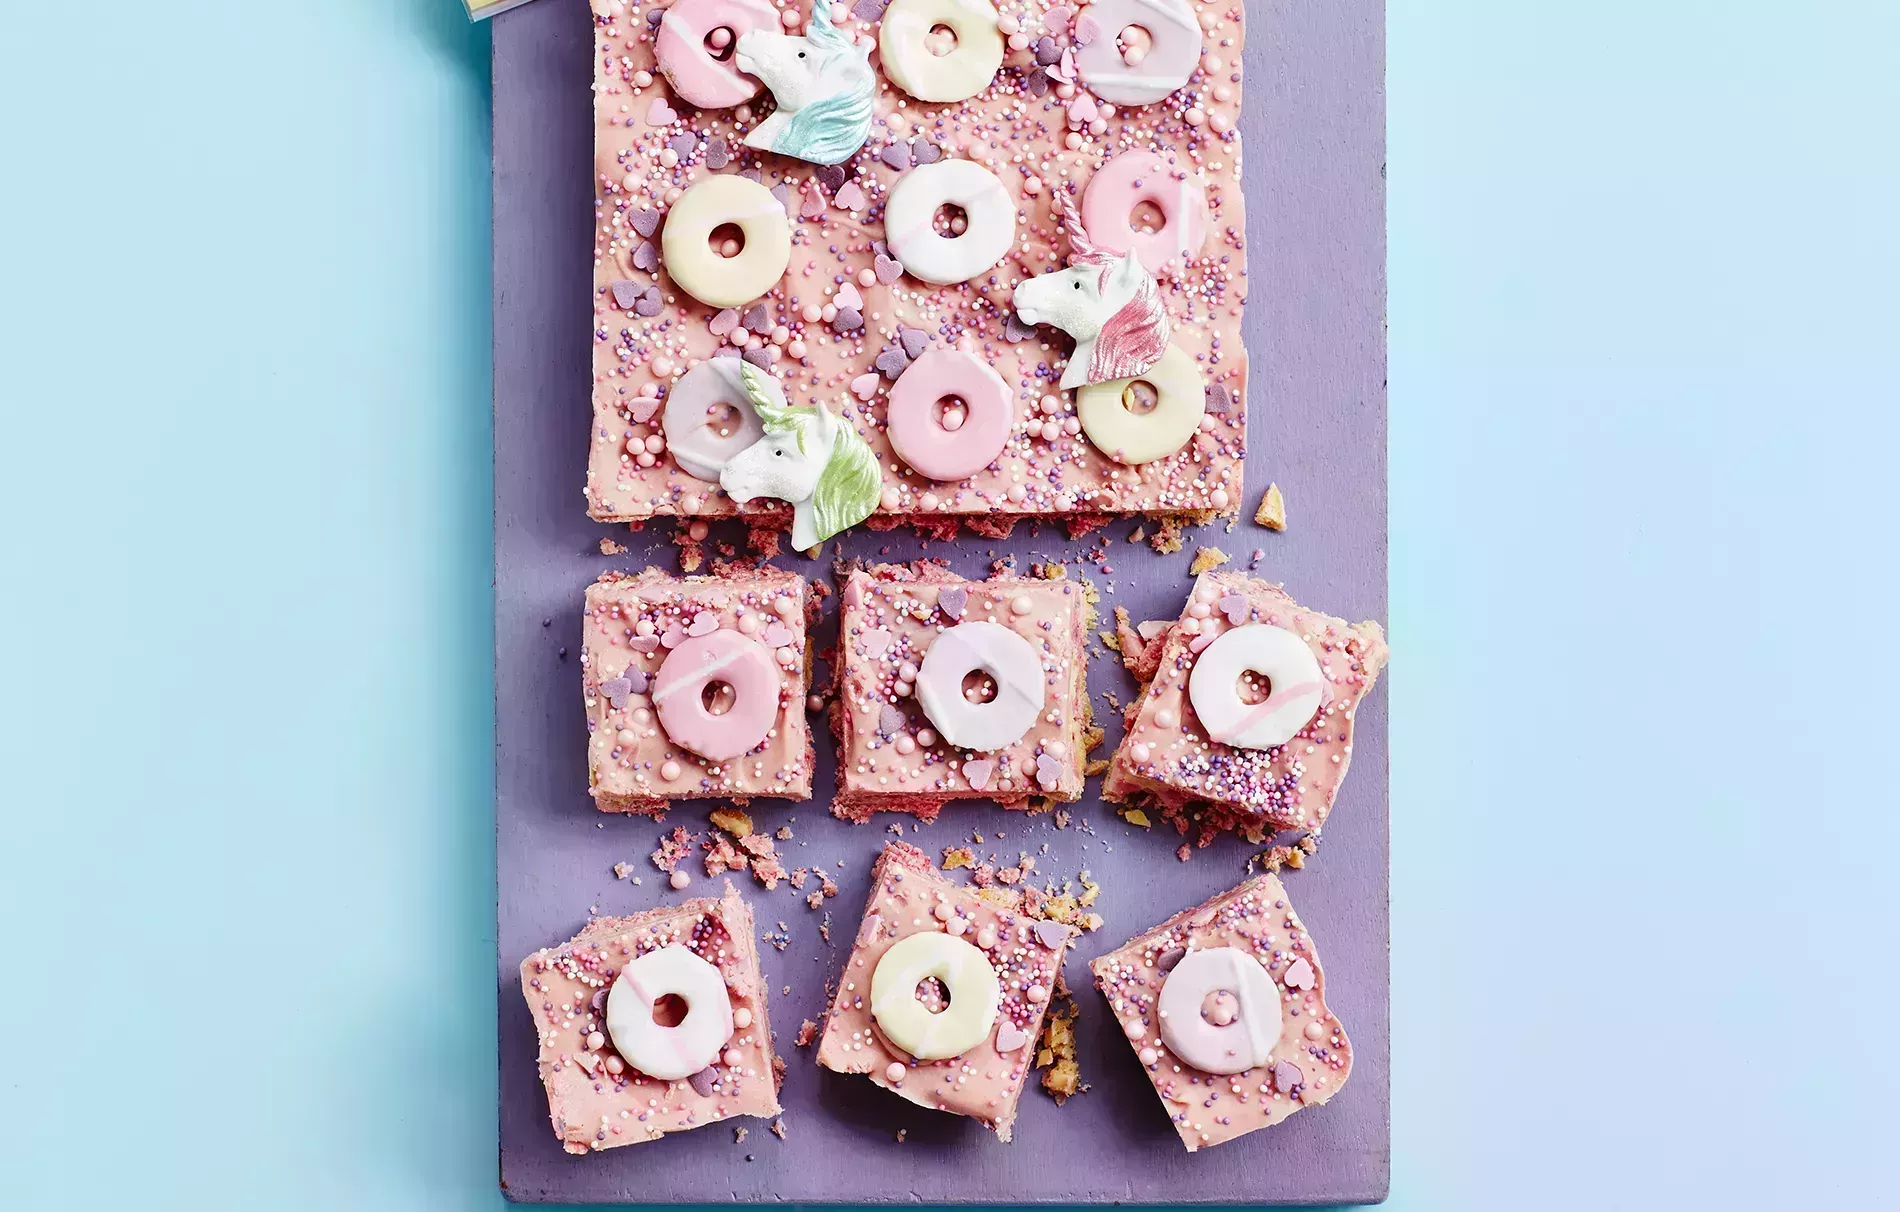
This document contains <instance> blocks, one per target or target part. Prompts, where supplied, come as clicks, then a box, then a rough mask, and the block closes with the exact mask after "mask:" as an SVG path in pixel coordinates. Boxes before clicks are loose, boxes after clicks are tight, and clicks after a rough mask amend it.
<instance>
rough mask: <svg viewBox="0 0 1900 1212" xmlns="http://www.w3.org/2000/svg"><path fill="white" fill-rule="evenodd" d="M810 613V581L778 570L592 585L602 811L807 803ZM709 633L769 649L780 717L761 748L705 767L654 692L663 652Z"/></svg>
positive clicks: (587, 672) (585, 661) (591, 759)
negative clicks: (764, 800)
mask: <svg viewBox="0 0 1900 1212" xmlns="http://www.w3.org/2000/svg"><path fill="white" fill-rule="evenodd" d="M781 603H782V604H781ZM813 609H815V605H814V604H813V603H812V598H811V594H810V587H809V586H807V585H806V583H805V581H804V580H803V579H802V578H800V577H797V576H794V575H792V574H791V573H788V572H780V571H778V570H777V569H772V568H766V569H761V570H759V571H757V572H751V573H740V574H734V575H731V576H722V577H687V578H684V579H676V578H674V577H670V576H668V575H666V574H665V573H664V572H662V571H661V570H659V569H657V568H650V569H647V570H646V571H645V572H642V573H641V574H640V575H639V576H636V577H627V576H625V575H623V574H620V573H608V574H607V575H606V576H604V577H602V578H601V579H600V580H599V581H598V582H597V583H595V584H593V585H590V586H588V587H587V599H586V608H585V612H584V614H583V617H582V620H581V675H582V692H583V695H584V697H585V702H586V706H587V760H588V776H589V777H588V786H589V788H590V790H591V792H592V794H593V796H594V802H595V806H596V807H598V808H600V809H601V810H602V811H603V812H640V813H647V814H650V815H651V814H657V813H659V812H660V811H662V810H663V809H664V808H665V807H666V801H667V800H669V799H685V798H693V799H698V798H719V799H738V800H744V799H747V798H749V797H751V796H755V795H763V796H772V797H782V798H787V799H804V798H807V797H809V796H810V795H811V775H812V768H813V757H812V747H811V728H810V725H809V723H808V722H807V720H806V717H805V695H806V692H807V688H808V679H809V676H810V662H809V659H808V657H807V654H806V642H805V624H806V617H807V612H808V611H810V610H813ZM709 628H717V629H731V630H733V631H734V632H736V633H737V634H738V635H740V636H744V637H746V638H747V639H749V640H754V641H757V642H758V643H759V644H760V645H762V646H763V647H764V649H765V650H766V653H767V654H768V655H769V656H770V657H771V659H772V666H771V669H770V671H769V672H768V673H767V674H764V675H762V678H763V676H769V677H770V678H771V680H772V681H773V682H775V683H776V696H775V700H774V703H773V707H772V711H773V713H774V719H773V722H772V724H771V727H770V729H769V731H768V732H767V733H766V737H765V740H764V742H763V743H762V744H761V745H759V746H757V747H756V748H754V749H753V750H751V751H750V752H748V753H747V754H745V755H744V756H742V757H739V758H735V759H732V760H730V761H724V762H714V761H709V760H708V759H706V758H703V757H701V756H699V754H697V753H695V752H693V751H692V750H690V749H688V748H686V747H685V746H684V745H682V744H680V743H677V742H676V741H675V740H674V738H672V737H670V736H669V735H668V734H667V731H666V729H665V728H664V727H663V726H662V719H661V718H660V717H659V716H658V715H657V714H656V713H655V711H654V708H653V703H652V699H651V697H650V691H651V689H652V687H653V685H654V681H653V679H655V678H656V677H657V676H658V674H659V671H660V669H661V668H662V666H663V665H664V663H665V661H666V658H667V656H668V655H669V654H670V653H671V652H673V651H674V650H675V649H677V648H678V647H680V646H681V645H683V644H684V643H686V641H687V640H688V639H691V638H693V635H692V633H693V632H695V631H698V632H701V633H707V634H709V633H710V632H709V631H708V629H709ZM762 678H761V680H762ZM623 679H624V682H623ZM643 687H644V688H643ZM616 692H620V693H616ZM755 693H756V692H755ZM752 706H753V707H759V706H761V704H759V703H756V702H754V703H752Z"/></svg>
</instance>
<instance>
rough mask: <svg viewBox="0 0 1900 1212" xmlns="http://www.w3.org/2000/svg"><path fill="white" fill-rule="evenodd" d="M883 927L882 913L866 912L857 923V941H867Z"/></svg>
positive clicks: (874, 936) (875, 935)
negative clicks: (862, 918)
mask: <svg viewBox="0 0 1900 1212" xmlns="http://www.w3.org/2000/svg"><path fill="white" fill-rule="evenodd" d="M883 929H884V915H883V914H882V913H867V914H865V915H864V920H863V921H862V922H859V923H858V941H859V942H861V943H868V942H870V941H871V940H872V939H874V938H876V937H877V936H878V932H879V931H881V930H883Z"/></svg>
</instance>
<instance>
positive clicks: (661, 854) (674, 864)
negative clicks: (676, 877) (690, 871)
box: [651, 825, 693, 875]
mask: <svg viewBox="0 0 1900 1212" xmlns="http://www.w3.org/2000/svg"><path fill="white" fill-rule="evenodd" d="M692 852H693V835H692V834H690V833H688V832H686V826H684V825H675V826H674V827H673V832H672V833H663V834H661V835H660V845H659V848H658V849H657V850H655V851H654V852H653V854H652V856H651V857H652V859H653V865H654V866H655V867H658V868H659V869H660V870H661V871H664V872H666V874H668V875H671V874H673V872H674V871H676V870H678V869H679V865H680V863H681V862H683V861H685V858H686V856H687V855H689V854H691V853H692Z"/></svg>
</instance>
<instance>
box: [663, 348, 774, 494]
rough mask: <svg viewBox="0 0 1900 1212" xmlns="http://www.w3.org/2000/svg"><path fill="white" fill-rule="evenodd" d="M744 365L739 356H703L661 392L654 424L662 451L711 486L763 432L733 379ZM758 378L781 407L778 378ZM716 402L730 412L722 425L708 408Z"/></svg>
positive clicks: (736, 379)
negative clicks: (660, 408) (663, 401)
mask: <svg viewBox="0 0 1900 1212" xmlns="http://www.w3.org/2000/svg"><path fill="white" fill-rule="evenodd" d="M744 365H745V360H744V359H743V358H707V359H706V360H705V361H704V362H701V363H700V364H699V365H697V366H695V367H693V368H692V369H691V370H689V371H687V372H686V373H685V374H683V375H681V376H680V377H679V379H678V381H676V382H675V383H674V384H673V386H672V388H671V389H670V390H669V391H668V392H667V393H666V412H665V413H664V414H662V416H661V417H660V428H661V429H662V430H663V431H664V432H665V434H666V449H667V450H668V451H669V452H670V453H671V454H672V456H673V461H674V462H675V463H678V464H679V465H680V467H681V468H682V469H683V470H684V471H685V472H686V474H687V475H689V476H696V477H698V478H699V479H702V480H709V481H711V482H712V483H714V484H717V483H718V482H719V473H720V471H721V470H722V469H723V468H724V467H725V465H726V464H727V463H728V462H730V461H731V460H732V456H733V455H736V454H738V453H739V452H740V451H742V450H744V449H745V448H746V447H748V446H750V445H752V444H753V443H754V442H756V441H758V440H759V439H760V438H762V437H764V436H765V427H764V426H763V425H761V424H760V423H759V414H758V413H757V412H756V411H755V410H754V409H753V407H752V400H751V398H750V397H748V396H747V395H746V389H745V384H744V382H742V381H741V379H740V377H739V368H740V367H742V366H744ZM764 381H765V382H766V383H767V384H769V385H770V386H769V390H770V391H773V392H776V393H777V403H778V405H779V407H781V408H783V407H784V406H785V391H784V389H783V388H781V387H780V386H779V385H778V380H777V379H774V378H771V377H770V376H764ZM722 404H723V405H724V406H725V407H727V408H729V409H731V410H732V419H731V420H730V421H727V422H725V428H724V429H721V428H720V427H719V426H718V425H716V424H715V423H714V421H713V410H714V409H715V408H718V407H719V406H720V405H722Z"/></svg>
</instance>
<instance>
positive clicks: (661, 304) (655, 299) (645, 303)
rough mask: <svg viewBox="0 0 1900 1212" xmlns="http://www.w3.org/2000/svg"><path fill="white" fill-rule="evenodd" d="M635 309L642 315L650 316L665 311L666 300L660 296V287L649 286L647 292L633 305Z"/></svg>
mask: <svg viewBox="0 0 1900 1212" xmlns="http://www.w3.org/2000/svg"><path fill="white" fill-rule="evenodd" d="M633 310H634V311H635V312H637V313H639V314H640V315H643V316H648V317H652V316H657V315H659V314H660V313H661V312H662V311H665V310H666V301H665V300H664V299H663V298H661V297H660V288H659V287H657V286H649V287H647V290H646V293H645V294H643V295H641V296H640V299H639V301H638V302H636V303H635V304H634V305H633Z"/></svg>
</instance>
